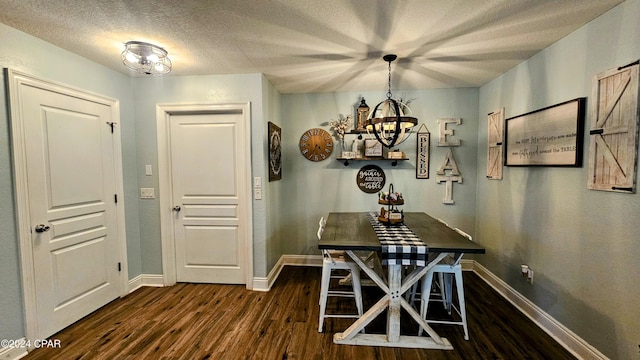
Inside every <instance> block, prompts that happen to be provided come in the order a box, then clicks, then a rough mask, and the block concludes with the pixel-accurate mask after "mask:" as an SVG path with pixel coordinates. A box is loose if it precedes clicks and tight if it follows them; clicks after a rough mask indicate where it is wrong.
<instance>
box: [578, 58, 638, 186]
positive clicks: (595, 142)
mask: <svg viewBox="0 0 640 360" xmlns="http://www.w3.org/2000/svg"><path fill="white" fill-rule="evenodd" d="M638 64H639V62H638V61H636V62H634V63H631V64H629V65H626V66H621V67H619V68H615V69H611V70H607V71H605V72H602V73H600V74H598V75H596V76H595V77H594V81H593V96H592V99H591V103H592V104H591V129H590V131H589V135H590V136H589V140H590V141H589V142H590V144H589V180H588V185H587V187H588V188H589V189H593V190H604V191H614V192H622V193H635V191H636V171H637V169H636V164H637V156H638V121H639V116H640V108H638V68H639V65H638Z"/></svg>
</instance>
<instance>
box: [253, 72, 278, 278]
mask: <svg viewBox="0 0 640 360" xmlns="http://www.w3.org/2000/svg"><path fill="white" fill-rule="evenodd" d="M262 84H263V91H262V92H263V94H264V96H263V109H264V110H263V114H264V124H263V125H262V126H263V130H264V137H263V140H262V151H263V153H264V154H265V160H264V161H265V169H264V176H263V178H262V186H263V189H264V191H263V193H262V196H263V198H264V203H265V213H266V234H265V243H266V244H265V249H266V268H265V272H264V273H263V274H265V275H268V272H269V271H270V270H271V269H273V267H274V266H275V265H276V263H277V262H278V260H279V259H280V256H281V255H282V254H283V253H282V242H283V237H282V229H283V228H284V226H285V224H284V220H285V219H284V217H283V216H282V211H281V204H283V197H285V196H286V195H285V194H286V188H284V187H283V185H282V181H271V182H270V181H269V169H268V154H269V149H268V136H269V134H268V132H267V122H269V121H271V122H272V123H274V124H276V125H277V126H279V127H280V128H281V129H282V115H281V109H280V103H281V96H280V93H279V92H278V91H277V90H276V89H275V88H274V87H273V85H272V84H271V83H270V82H269V81H268V80H266V78H265V79H263V82H262ZM261 270H262V269H261ZM254 273H255V271H254ZM265 275H262V276H265Z"/></svg>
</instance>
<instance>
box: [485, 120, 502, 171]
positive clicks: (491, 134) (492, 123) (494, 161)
mask: <svg viewBox="0 0 640 360" xmlns="http://www.w3.org/2000/svg"><path fill="white" fill-rule="evenodd" d="M487 120H488V123H487V133H488V134H487V135H488V139H487V179H491V180H502V162H503V153H502V142H503V140H504V137H503V134H504V108H501V109H500V110H497V111H494V112H492V113H490V114H489V115H488V118H487Z"/></svg>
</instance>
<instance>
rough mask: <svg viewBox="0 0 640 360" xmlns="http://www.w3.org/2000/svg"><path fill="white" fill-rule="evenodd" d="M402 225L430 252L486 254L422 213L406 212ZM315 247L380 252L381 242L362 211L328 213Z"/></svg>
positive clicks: (476, 245) (472, 243) (474, 244)
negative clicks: (416, 236)
mask: <svg viewBox="0 0 640 360" xmlns="http://www.w3.org/2000/svg"><path fill="white" fill-rule="evenodd" d="M404 224H405V225H406V226H407V227H408V228H409V229H411V230H412V231H413V232H414V233H415V234H416V235H418V237H420V239H421V240H422V241H424V242H425V244H427V249H428V252H430V253H440V252H452V253H467V254H484V253H485V249H484V248H483V247H482V246H480V245H478V244H476V243H474V242H472V241H469V240H468V239H467V238H466V237H464V236H462V235H460V234H459V233H457V232H456V231H454V230H453V229H451V228H450V227H448V226H446V225H445V224H443V223H441V222H440V221H438V220H437V219H435V218H433V217H431V216H429V215H427V214H425V213H420V212H405V213H404ZM318 248H319V249H334V250H368V251H381V245H380V241H379V240H378V237H377V235H376V232H375V231H374V230H373V227H372V226H371V223H370V222H369V219H368V218H367V213H365V212H341V213H338V212H336V213H330V214H329V217H328V218H327V224H326V226H325V230H324V233H323V234H322V239H321V240H320V241H319V243H318Z"/></svg>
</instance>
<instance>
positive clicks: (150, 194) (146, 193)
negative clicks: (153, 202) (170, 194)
mask: <svg viewBox="0 0 640 360" xmlns="http://www.w3.org/2000/svg"><path fill="white" fill-rule="evenodd" d="M155 198H156V194H155V189H154V188H140V199H155Z"/></svg>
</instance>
